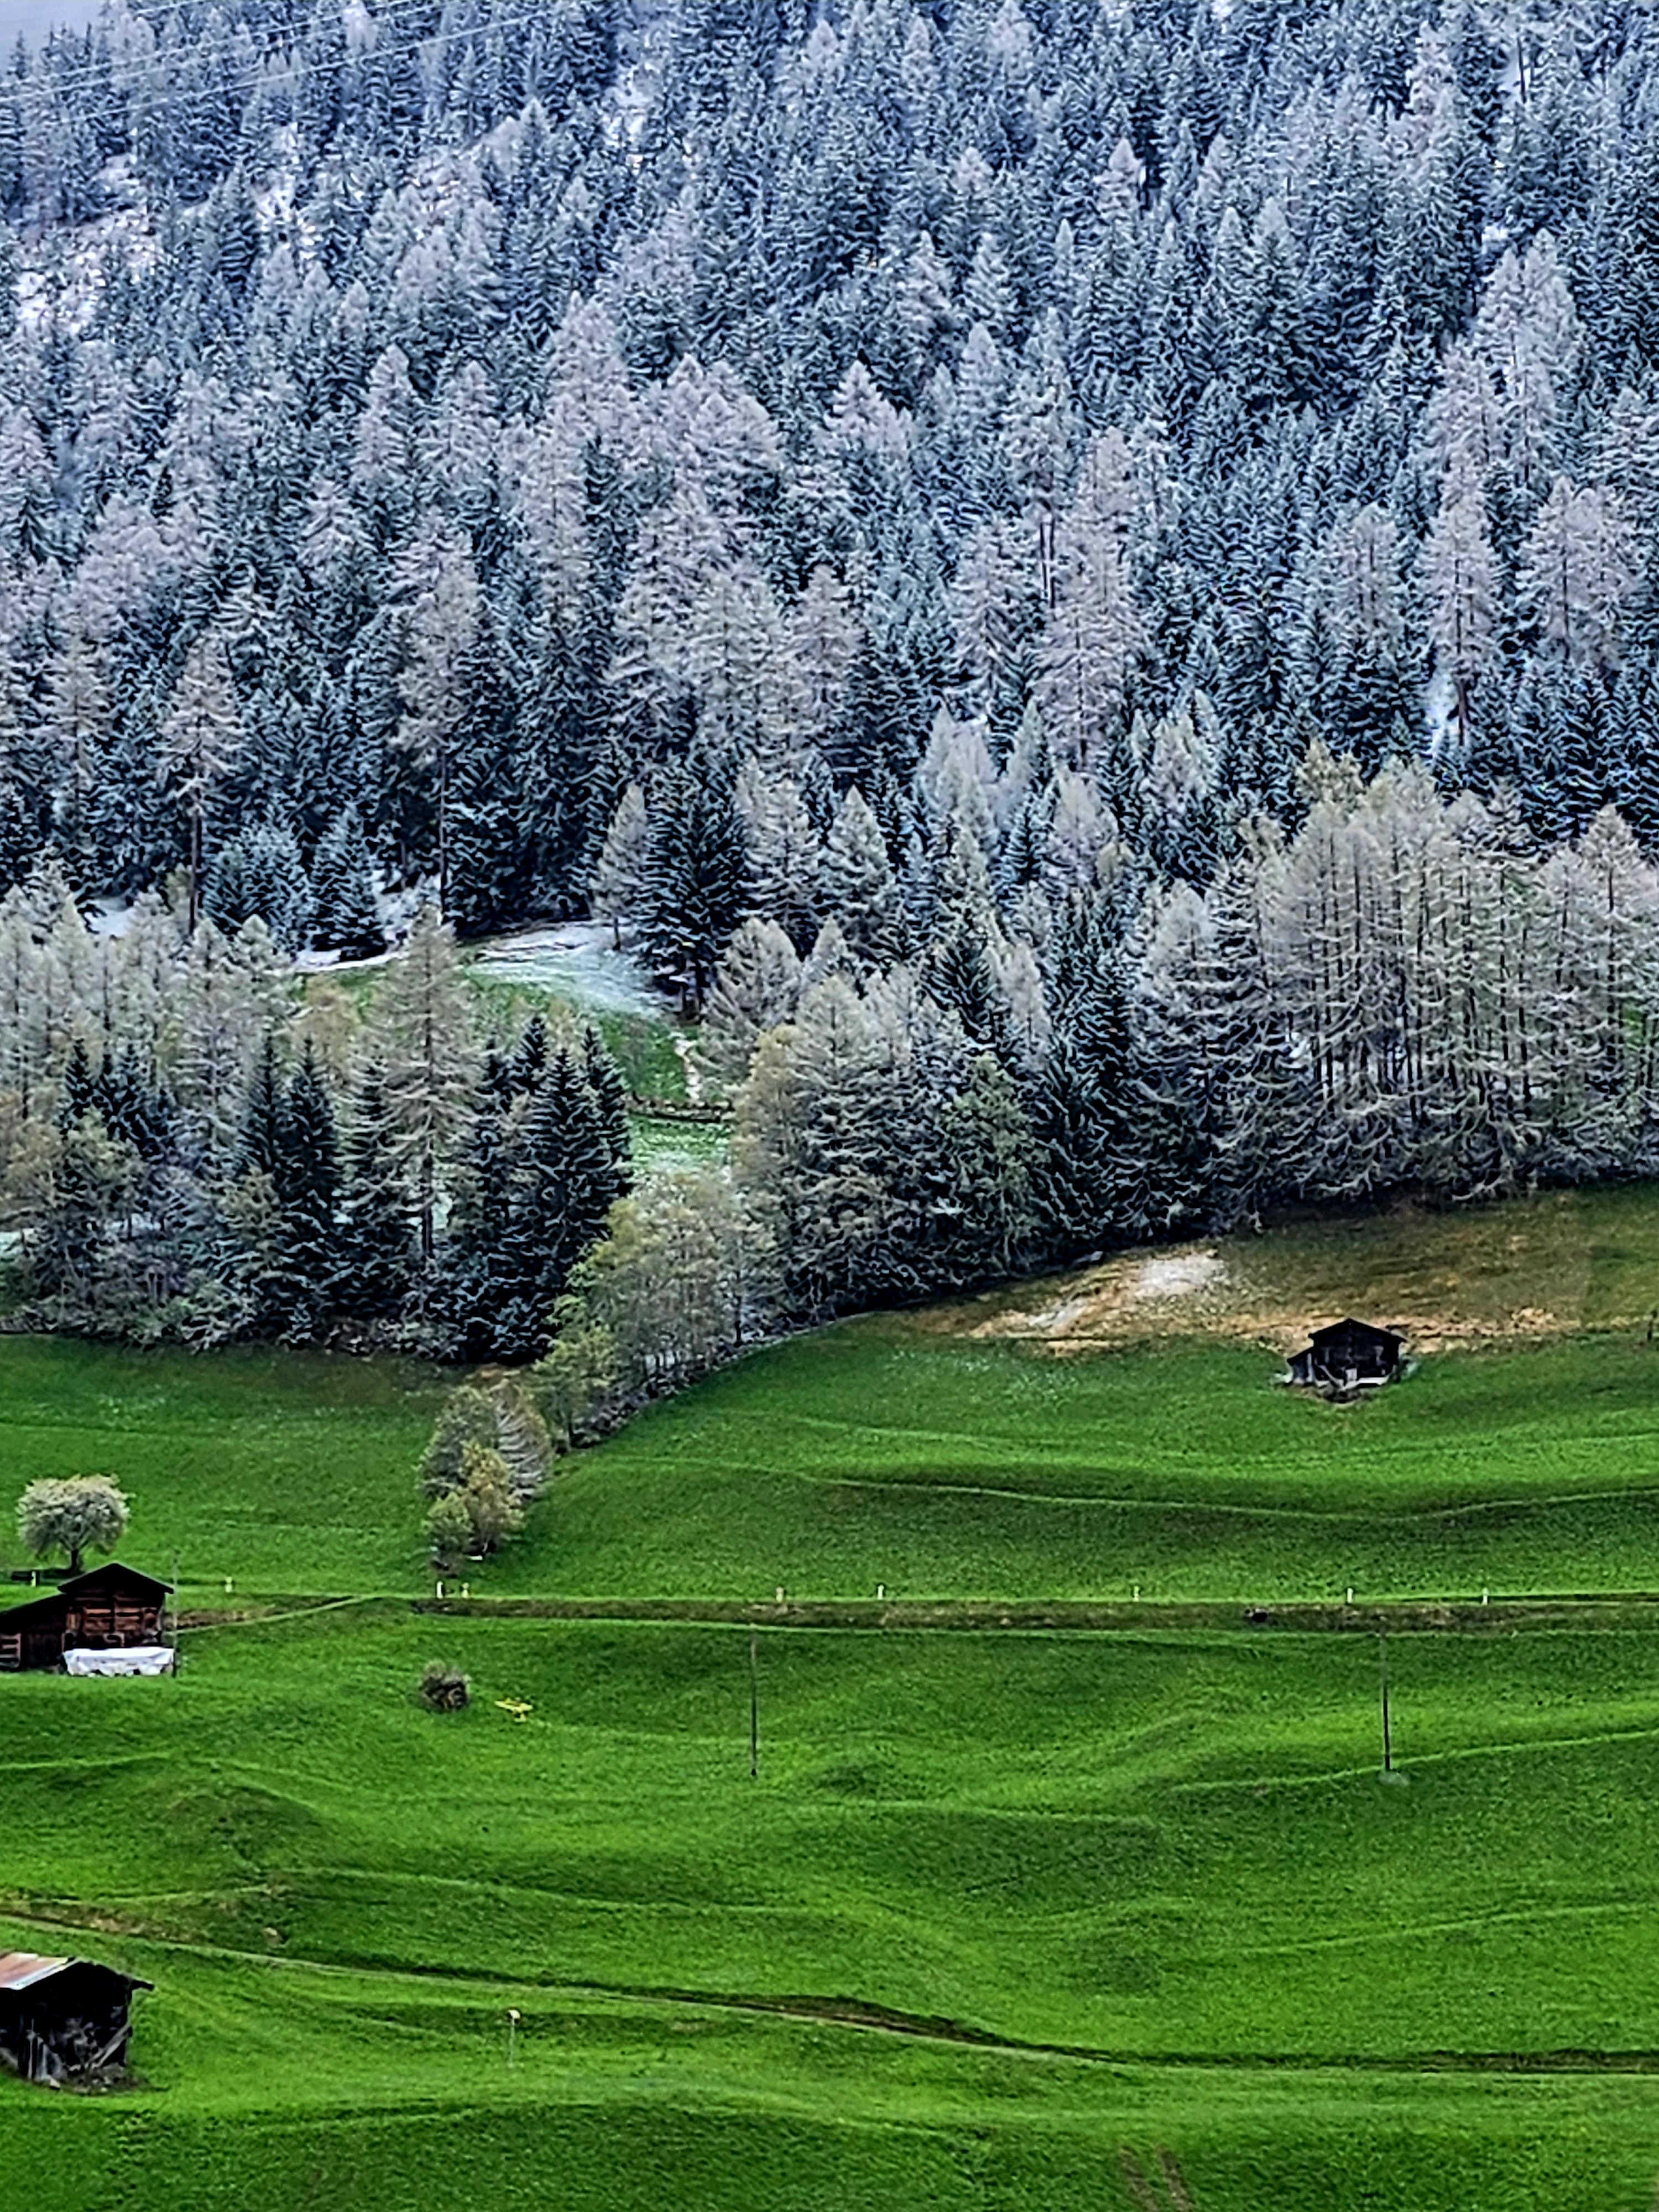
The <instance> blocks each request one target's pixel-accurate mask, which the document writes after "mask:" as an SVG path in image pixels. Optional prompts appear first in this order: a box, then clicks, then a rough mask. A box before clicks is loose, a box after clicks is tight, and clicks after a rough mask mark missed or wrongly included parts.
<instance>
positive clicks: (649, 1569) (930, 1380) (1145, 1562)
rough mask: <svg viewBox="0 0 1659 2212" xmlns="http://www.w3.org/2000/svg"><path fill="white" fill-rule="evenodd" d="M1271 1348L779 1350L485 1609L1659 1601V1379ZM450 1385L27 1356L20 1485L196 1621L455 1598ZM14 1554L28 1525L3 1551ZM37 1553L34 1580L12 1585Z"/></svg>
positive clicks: (575, 1502) (535, 1539)
mask: <svg viewBox="0 0 1659 2212" xmlns="http://www.w3.org/2000/svg"><path fill="white" fill-rule="evenodd" d="M1272 1375H1273V1361H1272V1358H1271V1357H1270V1356H1269V1355H1267V1354H1266V1353H1264V1352H1261V1350H1259V1349H1257V1350H1253V1349H1250V1348H1248V1347H1243V1346H1215V1345H1205V1344H1201V1343H1196V1344H1195V1343H1184V1342H1176V1343H1171V1344H1168V1345H1164V1346H1154V1347H1150V1348H1147V1349H1146V1350H1143V1351H1139V1352H1127V1351H1121V1350H1120V1351H1115V1352H1111V1353H1109V1354H1105V1355H1102V1356H1100V1357H1097V1358H1091V1359H1086V1360H1083V1359H1065V1360H1057V1359H1054V1358H1051V1357H1049V1356H1048V1355H1046V1354H1044V1353H1043V1352H1039V1351H1036V1350H1033V1349H1030V1348H1029V1347H1024V1346H1016V1345H1010V1344H1000V1343H989V1344H963V1343H961V1342H960V1341H957V1340H951V1339H950V1338H948V1337H945V1336H941V1335H940V1334H938V1333H937V1332H935V1331H930V1330H928V1329H927V1328H924V1327H922V1326H921V1325H919V1324H917V1323H915V1322H911V1321H909V1320H908V1319H905V1318H903V1317H897V1318H893V1317H878V1318H875V1319H872V1320H869V1321H863V1322H851V1323H848V1324H845V1325H843V1326H842V1327H841V1328H836V1329H833V1330H830V1331H828V1332H826V1333H824V1334H821V1335H818V1336H814V1337H810V1338H800V1339H797V1340H793V1341H791V1342H789V1343H786V1344H783V1345H780V1346H775V1347H773V1348H771V1349H769V1350H768V1351H766V1352H760V1353H757V1355H755V1356H754V1357H753V1358H750V1359H748V1360H746V1361H744V1362H743V1363H742V1364H740V1365H738V1367H735V1368H733V1369H731V1370H728V1371H727V1372H726V1373H725V1374H723V1375H720V1376H714V1377H713V1378H711V1379H710V1380H709V1381H708V1382H707V1383H703V1384H702V1385H701V1386H700V1387H699V1388H697V1389H694V1390H692V1391H690V1392H689V1393H687V1394H686V1395H685V1396H684V1397H683V1398H680V1399H678V1400H676V1401H672V1402H671V1403H669V1404H666V1405H664V1406H660V1407H654V1408H653V1409H651V1410H650V1411H648V1412H647V1413H645V1414H644V1415H642V1416H641V1418H640V1419H637V1420H636V1421H635V1422H633V1423H632V1424H630V1425H629V1427H628V1428H627V1429H625V1430H624V1431H622V1433H621V1434H620V1435H619V1436H617V1437H615V1438H614V1439H612V1440H611V1442H609V1443H606V1444H605V1445H603V1446H601V1447H599V1449H595V1450H593V1451H592V1452H588V1453H584V1454H582V1455H580V1456H579V1457H578V1458H577V1459H576V1460H574V1462H569V1464H568V1471H567V1472H566V1473H565V1474H563V1475H562V1477H561V1479H560V1480H559V1481H558V1483H557V1484H556V1486H555V1487H554V1489H553V1490H552V1491H551V1492H550V1494H549V1496H548V1498H547V1499H546V1500H545V1501H544V1504H542V1505H541V1506H540V1507H539V1508H538V1510H537V1511H536V1513H535V1514H534V1516H532V1522H531V1526H530V1528H529V1530H528V1531H527V1533H526V1538H525V1540H524V1541H522V1542H521V1543H520V1545H519V1546H518V1547H515V1548H514V1549H513V1551H511V1552H510V1553H507V1554H506V1555H504V1557H503V1558H502V1559H501V1560H500V1561H498V1562H496V1563H494V1564H492V1565H490V1566H489V1567H488V1568H486V1569H483V1570H482V1571H479V1572H478V1573H477V1575H475V1576H472V1577H469V1579H470V1581H471V1583H473V1586H474V1587H475V1588H476V1589H477V1591H478V1592H479V1593H481V1594H484V1593H494V1594H496V1595H512V1594H515V1593H522V1594H530V1595H533V1594H536V1593H545V1594H559V1595H581V1596H598V1597H611V1596H618V1595H630V1596H635V1597H648V1598H654V1597H683V1596H691V1597H706V1598H717V1599H722V1600H752V1599H757V1598H769V1597H770V1596H771V1595H772V1594H773V1592H774V1590H775V1589H776V1588H778V1587H779V1586H782V1587H783V1588H784V1589H787V1592H788V1593H789V1595H791V1596H793V1597H799V1598H803V1599H805V1598H835V1597H854V1598H871V1597H873V1596H874V1595H875V1592H876V1590H877V1589H878V1586H880V1587H884V1589H886V1590H887V1591H888V1592H889V1593H890V1595H896V1596H902V1597H905V1598H913V1599H921V1598H927V1597H939V1596H961V1597H969V1598H978V1599H996V1598H1010V1599H1018V1598H1027V1599H1034V1598H1044V1597H1054V1598H1076V1599H1084V1598H1105V1599H1127V1597H1128V1596H1129V1595H1130V1593H1131V1591H1132V1590H1133V1589H1134V1588H1135V1587H1136V1586H1137V1585H1139V1587H1140V1589H1141V1590H1142V1594H1143V1596H1144V1597H1145V1598H1146V1599H1148V1600H1158V1599H1165V1600H1186V1599H1191V1600H1212V1601H1221V1600H1226V1601H1235V1600H1237V1601H1240V1602H1242V1603H1246V1604H1249V1603H1271V1602H1273V1601H1289V1600H1292V1599H1304V1600H1307V1599H1312V1600H1329V1599H1331V1598H1333V1597H1335V1596H1340V1594H1341V1593H1342V1591H1343V1590H1344V1589H1346V1588H1347V1587H1349V1586H1352V1587H1353V1588H1354V1589H1356V1590H1357V1591H1358V1593H1360V1594H1361V1595H1364V1596H1365V1597H1370V1598H1381V1597H1386V1596H1389V1595H1395V1596H1406V1597H1410V1596H1447V1597H1455V1596H1469V1595H1478V1594H1479V1592H1480V1589H1482V1588H1483V1587H1490V1588H1491V1589H1492V1591H1493V1592H1494V1593H1495V1594H1496V1593H1498V1592H1501V1591H1510V1592H1523V1591H1534V1590H1561V1591H1597V1590H1628V1589H1659V1352H1653V1351H1650V1349H1649V1347H1648V1346H1646V1345H1645V1343H1644V1341H1643V1340H1640V1339H1639V1338H1638V1339H1634V1340H1632V1338H1631V1337H1629V1336H1628V1335H1607V1336H1601V1337H1584V1338H1573V1339H1567V1340H1561V1341H1559V1342H1541V1343H1536V1344H1529V1345H1527V1346H1524V1347H1519V1348H1515V1349H1512V1350H1509V1351H1505V1352H1497V1351H1490V1352H1480V1353H1470V1354H1463V1355H1460V1356H1457V1357H1445V1358H1439V1359H1436V1360H1432V1361H1430V1362H1427V1363H1425V1365H1424V1366H1423V1368H1422V1369H1421V1370H1420V1371H1419V1373H1418V1374H1417V1375H1415V1376H1413V1378H1412V1379H1411V1380H1410V1381H1409V1382H1408V1383H1406V1384H1405V1385H1403V1386H1401V1387H1400V1388H1399V1389H1395V1390H1394V1391H1392V1392H1389V1393H1386V1394H1384V1395H1383V1396H1382V1397H1381V1398H1379V1399H1378V1400H1376V1401H1373V1402H1370V1403H1368V1404H1365V1405H1363V1406H1358V1407H1328V1406H1324V1405H1322V1404H1320V1403H1317V1402H1310V1401H1307V1400H1305V1399H1302V1398H1299V1397H1295V1396H1292V1395H1290V1394H1287V1393H1285V1391H1283V1390H1280V1389H1278V1388H1276V1387H1275V1386H1274V1384H1273V1382H1272V1380H1271V1377H1272ZM440 1390H441V1383H439V1382H438V1381H437V1380H436V1379H435V1378H432V1377H430V1376H425V1375H422V1373H420V1372H418V1371H415V1370H402V1369H399V1368H398V1367H397V1366H395V1365H393V1364H365V1363H357V1362H353V1361H349V1360H346V1359H343V1358H329V1357H327V1356H326V1355H323V1354H287V1355H282V1354H274V1353H269V1352H247V1353H236V1354H227V1355H223V1356H222V1357H219V1358H214V1359H191V1358H187V1357H185V1356H184V1355H182V1354H141V1353H134V1352H116V1351H112V1350H109V1349H107V1348H104V1347H99V1346H84V1345H73V1344H68V1343H42V1342H40V1341H38V1340H33V1339H26V1338H16V1337H11V1338H0V1446H3V1449H4V1452H5V1455H6V1463H7V1466H8V1467H9V1469H10V1470H11V1472H12V1474H13V1475H14V1477H15V1480H16V1482H17V1484H18V1486H20V1487H21V1484H22V1483H23V1482H24V1481H26V1480H29V1479H31V1478H32V1477H33V1476H35V1475H37V1474H73V1473H80V1472H87V1471H88V1470H91V1469H96V1468H106V1469H108V1470H110V1471H111V1472H112V1473H114V1474H117V1475H118V1477H119V1478H120V1479H121V1480H122V1481H123V1482H124V1483H125V1485H126V1486H127V1487H128V1489H129V1490H130V1491H131V1493H132V1495H133V1497H134V1499H135V1502H136V1508H137V1510H136V1516H135V1520H134V1524H133V1534H132V1543H131V1550H132V1556H133V1557H134V1558H135V1559H137V1561H138V1562H139V1563H140V1564H143V1565H150V1566H153V1567H155V1569H157V1570H158V1571H162V1572H165V1571H167V1569H168V1566H169V1565H170V1562H171V1560H172V1558H173V1554H174V1553H178V1555H179V1558H180V1559H181V1562H182V1569H183V1574H184V1579H185V1584H186V1587H187V1591H188V1592H189V1594H190V1595H192V1596H194V1597H195V1598H197V1600H201V1601H205V1600H206V1599H208V1598H210V1597H211V1596H213V1595H216V1593H222V1583H223V1580H224V1578H225V1577H232V1578H234V1583H235V1586H236V1593H237V1594H238V1595H253V1594H256V1593H258V1592H260V1591H271V1592H282V1593H285V1594H289V1593H292V1594H297V1595H303V1594H305V1593H307V1592H310V1593H315V1594H317V1595H331V1594H344V1593H347V1592H352V1591H361V1592H368V1593H374V1592H388V1593H395V1592H403V1593H406V1594H413V1593H415V1592H416V1591H418V1590H420V1589H429V1588H430V1583H429V1580H428V1572H427V1569H426V1565H425V1560H424V1554H423V1551H422V1545H421V1543H420V1540H419V1525H418V1524H419V1516H418V1510H417V1506H416V1499H415V1495H414V1490H413V1474H412V1471H413V1468H414V1466H415V1463H416V1460H417V1458H418V1456H419V1453H420V1450H421V1447H422V1443H423V1441H424V1438H425V1436H426V1432H427V1431H428V1427H429V1425H430V1422H431V1419H432V1416H433V1412H434V1409H435V1405H436V1403H437V1400H438V1396H439V1394H440ZM3 1537H4V1531H3V1529H0V1541H3ZM15 1556H16V1554H15V1550H14V1553H13V1557H14V1558H15Z"/></svg>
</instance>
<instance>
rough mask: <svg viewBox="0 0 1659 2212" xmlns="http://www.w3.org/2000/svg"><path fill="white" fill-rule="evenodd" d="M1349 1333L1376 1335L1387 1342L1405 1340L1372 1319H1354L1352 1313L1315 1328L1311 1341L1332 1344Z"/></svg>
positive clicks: (1396, 1342)
mask: <svg viewBox="0 0 1659 2212" xmlns="http://www.w3.org/2000/svg"><path fill="white" fill-rule="evenodd" d="M1350 1335H1358V1336H1370V1337H1378V1338H1381V1339H1382V1340H1383V1341H1384V1342H1386V1343H1389V1344H1403V1343H1404V1342H1405V1341H1406V1340H1405V1338H1404V1337H1403V1336H1399V1335H1396V1334H1395V1331H1394V1330H1393V1329H1391V1328H1378V1327H1377V1325H1376V1322H1374V1321H1356V1320H1355V1319H1354V1317H1353V1316H1352V1314H1349V1315H1348V1316H1346V1319H1344V1320H1342V1321H1334V1322H1331V1324H1330V1326H1329V1327H1328V1328H1316V1329H1315V1331H1314V1333H1313V1341H1314V1342H1315V1343H1316V1344H1332V1343H1334V1342H1335V1340H1337V1339H1338V1338H1339V1337H1343V1336H1350Z"/></svg>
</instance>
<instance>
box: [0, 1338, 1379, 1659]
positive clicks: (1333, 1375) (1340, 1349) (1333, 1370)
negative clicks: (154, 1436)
mask: <svg viewBox="0 0 1659 2212" xmlns="http://www.w3.org/2000/svg"><path fill="white" fill-rule="evenodd" d="M1405 1349H1406V1340H1405V1338H1404V1337H1403V1336H1396V1335H1395V1333H1394V1331H1393V1330H1392V1329H1391V1328H1374V1327H1373V1326H1372V1324H1371V1323H1370V1322H1368V1321H1355V1320H1354V1318H1353V1317H1352V1315H1350V1316H1349V1317H1348V1318H1347V1320H1346V1321H1337V1322H1332V1323H1331V1325H1330V1327H1329V1328H1316V1330H1315V1331H1314V1333H1313V1341H1312V1343H1311V1344H1310V1345H1309V1346H1308V1347H1307V1349H1306V1350H1305V1351H1304V1352H1297V1354H1296V1356H1295V1358H1293V1359H1292V1360H1291V1382H1292V1383H1307V1384H1309V1385H1310V1387H1311V1388H1312V1389H1316V1390H1341V1391H1349V1390H1375V1389H1377V1388H1378V1387H1379V1386H1380V1385H1381V1384H1383V1383H1392V1382H1393V1380H1394V1378H1395V1376H1396V1375H1398V1374H1399V1372H1400V1362H1401V1357H1402V1355H1403V1354H1404V1352H1405ZM3 1626H5V1624H4V1622H3V1621H0V1628H3Z"/></svg>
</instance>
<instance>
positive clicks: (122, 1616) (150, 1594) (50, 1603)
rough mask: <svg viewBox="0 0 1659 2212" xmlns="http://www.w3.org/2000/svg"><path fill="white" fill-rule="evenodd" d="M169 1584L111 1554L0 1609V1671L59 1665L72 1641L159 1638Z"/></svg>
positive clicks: (109, 1645)
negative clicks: (104, 1560)
mask: <svg viewBox="0 0 1659 2212" xmlns="http://www.w3.org/2000/svg"><path fill="white" fill-rule="evenodd" d="M170 1588H171V1584H169V1583H159V1582H157V1581H156V1579H155V1576H154V1575H141V1574H140V1573H139V1571H138V1570H137V1567H127V1566H123V1565H122V1564H121V1562H120V1561H119V1560H118V1559H111V1560H110V1561H109V1562H108V1564H107V1565H105V1566H101V1567H90V1568H88V1571H87V1572H86V1573H85V1574H83V1575H71V1576H70V1577H69V1579H68V1581H67V1582H62V1583H59V1584H58V1588H57V1589H55V1590H49V1591H46V1592H43V1593H42V1595H40V1596H39V1597H33V1598H30V1599H29V1600H28V1601H27V1603H25V1604H23V1605H15V1606H13V1607H11V1608H10V1609H9V1611H8V1612H6V1613H0V1674H27V1673H33V1672H36V1671H38V1670H39V1669H40V1668H52V1667H61V1666H62V1664H63V1662H64V1652H66V1651H70V1650H75V1649H76V1648H77V1647H83V1648H85V1649H88V1650H94V1651H112V1650H113V1651H122V1650H127V1649H128V1648H129V1647H130V1646H131V1645H132V1644H159V1643H160V1642H161V1613H162V1608H163V1607H165V1605H166V1603H167V1593H168V1590H169V1589H170Z"/></svg>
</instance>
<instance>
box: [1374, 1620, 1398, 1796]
mask: <svg viewBox="0 0 1659 2212" xmlns="http://www.w3.org/2000/svg"><path fill="white" fill-rule="evenodd" d="M1376 1651H1377V1658H1378V1661H1379V1662H1380V1665H1381V1670H1382V1679H1383V1772H1384V1774H1392V1773H1393V1771H1394V1746H1393V1743H1392V1741H1391V1740H1390V1737H1389V1632H1388V1631H1387V1629H1383V1631H1382V1632H1380V1633H1379V1634H1378V1637H1377V1639H1376Z"/></svg>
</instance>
